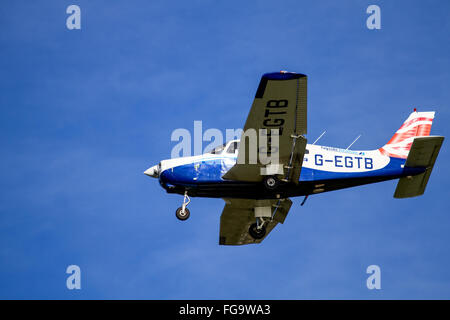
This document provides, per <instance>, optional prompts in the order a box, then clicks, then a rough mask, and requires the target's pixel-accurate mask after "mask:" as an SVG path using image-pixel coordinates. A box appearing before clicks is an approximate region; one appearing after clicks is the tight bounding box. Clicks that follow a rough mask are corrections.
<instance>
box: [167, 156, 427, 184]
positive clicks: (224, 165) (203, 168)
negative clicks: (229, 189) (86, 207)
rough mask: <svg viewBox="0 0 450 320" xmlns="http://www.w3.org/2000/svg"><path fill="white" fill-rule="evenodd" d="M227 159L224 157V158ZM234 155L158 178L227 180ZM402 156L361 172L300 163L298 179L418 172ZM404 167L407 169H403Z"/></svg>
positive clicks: (188, 181)
mask: <svg viewBox="0 0 450 320" xmlns="http://www.w3.org/2000/svg"><path fill="white" fill-rule="evenodd" d="M227 160H228V161H227ZM235 161H236V158H230V157H227V158H225V157H217V158H212V159H204V160H201V161H198V162H195V163H189V164H185V165H181V166H178V167H174V168H170V169H166V170H164V171H163V172H162V173H161V175H160V179H161V181H162V182H164V183H169V184H173V185H193V184H197V183H199V184H200V183H226V182H229V180H224V179H222V176H223V175H224V174H225V173H226V172H227V171H228V170H229V169H230V168H231V167H232V166H233V165H234V164H235ZM404 163H405V159H399V158H390V161H389V163H388V164H387V165H386V166H385V167H384V168H382V169H378V170H371V171H364V172H333V171H325V170H316V169H311V168H308V167H302V170H301V174H300V179H299V180H300V181H318V180H329V179H351V178H365V177H375V176H399V177H400V176H402V175H406V174H407V173H409V174H415V173H420V172H422V171H421V170H422V169H416V170H413V169H411V168H406V169H404V168H402V165H404ZM406 170H408V172H406Z"/></svg>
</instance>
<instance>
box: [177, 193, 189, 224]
mask: <svg viewBox="0 0 450 320" xmlns="http://www.w3.org/2000/svg"><path fill="white" fill-rule="evenodd" d="M190 202H191V199H190V198H189V196H188V194H187V191H185V192H184V199H183V204H182V205H181V207H179V208H178V209H177V211H176V212H175V215H176V216H177V218H178V220H182V221H184V220H187V219H188V218H189V216H190V215H191V213H190V212H189V209H188V208H186V207H187V205H188V204H189V203H190Z"/></svg>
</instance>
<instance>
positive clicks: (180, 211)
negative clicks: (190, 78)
mask: <svg viewBox="0 0 450 320" xmlns="http://www.w3.org/2000/svg"><path fill="white" fill-rule="evenodd" d="M175 215H176V216H177V218H178V220H181V221H184V220H187V219H188V218H189V216H190V215H191V213H190V212H189V209H188V208H184V212H183V208H182V207H179V208H178V209H177V211H176V212H175Z"/></svg>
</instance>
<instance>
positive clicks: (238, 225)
mask: <svg viewBox="0 0 450 320" xmlns="http://www.w3.org/2000/svg"><path fill="white" fill-rule="evenodd" d="M224 200H225V207H224V209H223V211H222V216H221V217H220V236H219V244H221V245H243V244H251V243H260V242H261V241H262V240H264V239H265V237H267V235H268V234H269V233H270V232H271V231H272V229H273V228H275V226H276V225H277V224H278V223H283V222H284V220H285V218H286V216H287V214H288V212H289V209H290V207H291V205H292V201H291V200H289V199H272V200H253V199H224ZM258 206H270V207H271V211H272V218H269V219H268V222H267V224H266V236H265V237H264V238H262V239H258V240H255V239H253V238H252V237H251V236H250V234H249V228H250V226H251V225H252V224H253V223H255V207H258Z"/></svg>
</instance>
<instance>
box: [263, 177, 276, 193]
mask: <svg viewBox="0 0 450 320" xmlns="http://www.w3.org/2000/svg"><path fill="white" fill-rule="evenodd" d="M263 182H264V187H266V189H268V190H275V189H276V188H277V187H278V185H279V184H280V181H279V180H278V179H277V177H275V176H267V177H264V180H263Z"/></svg>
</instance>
